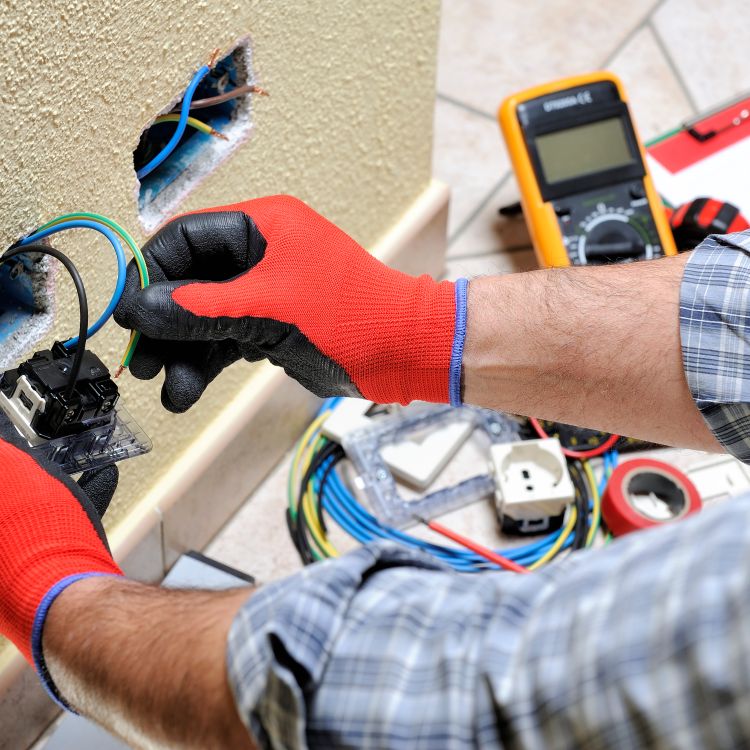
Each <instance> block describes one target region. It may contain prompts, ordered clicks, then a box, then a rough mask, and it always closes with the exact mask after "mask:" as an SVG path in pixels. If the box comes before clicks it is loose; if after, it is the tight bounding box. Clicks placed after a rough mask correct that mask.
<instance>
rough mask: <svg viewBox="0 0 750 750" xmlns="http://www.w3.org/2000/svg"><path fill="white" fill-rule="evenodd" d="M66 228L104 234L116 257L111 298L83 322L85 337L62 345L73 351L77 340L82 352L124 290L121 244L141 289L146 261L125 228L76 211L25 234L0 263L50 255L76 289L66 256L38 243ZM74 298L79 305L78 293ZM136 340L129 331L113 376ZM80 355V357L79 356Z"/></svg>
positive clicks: (125, 362) (136, 335)
mask: <svg viewBox="0 0 750 750" xmlns="http://www.w3.org/2000/svg"><path fill="white" fill-rule="evenodd" d="M69 229H93V230H94V231H96V232H99V233H100V234H102V235H104V236H105V237H106V238H107V240H109V243H110V244H111V245H112V249H113V250H114V252H115V255H116V257H117V281H116V283H115V289H114V292H113V294H112V298H111V299H110V301H109V304H108V305H107V307H106V308H105V310H104V312H103V313H102V314H101V315H100V316H99V318H97V320H96V321H95V322H94V323H93V324H91V325H90V326H89V325H88V322H87V325H86V330H85V333H86V335H85V337H82V335H81V334H82V333H83V327H81V331H80V332H79V334H78V336H74V337H73V338H71V339H70V340H68V341H66V342H65V347H66V348H67V349H76V350H77V347H78V344H79V341H80V342H81V343H82V344H83V346H82V347H80V348H81V350H82V349H83V348H85V344H86V339H88V338H91V337H92V336H94V335H95V334H96V333H97V332H98V331H99V330H101V328H102V326H104V324H105V323H106V322H107V321H108V320H109V319H110V318H111V317H112V315H113V313H114V311H115V308H116V307H117V304H118V302H119V301H120V298H121V297H122V293H123V292H124V291H125V275H126V272H127V264H126V259H125V251H124V250H123V246H122V242H124V243H125V244H126V245H127V246H128V248H129V249H130V251H131V252H132V253H133V256H134V258H135V262H136V266H137V267H138V275H139V277H140V282H141V288H145V287H147V286H148V284H149V275H148V267H147V266H146V260H145V258H144V257H143V253H142V252H141V250H140V248H139V247H138V245H136V243H135V240H134V239H133V238H132V237H131V235H130V234H129V233H128V232H127V231H125V229H123V228H122V227H121V226H120V225H119V224H117V223H116V222H114V221H112V219H108V218H107V217H106V216H102V215H101V214H96V213H85V212H76V213H70V214H64V215H62V216H58V217H57V218H55V219H52V220H51V221H48V222H47V223H46V224H43V225H42V226H41V227H39V229H37V230H36V231H35V232H33V233H32V234H30V235H28V236H27V237H24V238H23V239H22V240H21V241H20V242H18V243H17V245H15V246H14V247H12V248H11V249H10V250H8V251H7V252H6V253H5V254H4V255H3V256H2V257H3V260H4V259H6V258H10V257H15V256H17V255H21V254H22V253H23V252H39V253H43V254H46V255H52V256H53V257H55V258H57V259H58V260H60V261H61V262H63V264H64V265H65V267H66V268H67V269H68V272H69V273H71V276H72V277H73V280H74V282H76V287H77V288H78V286H79V282H80V275H79V274H78V271H77V270H76V268H75V266H74V265H73V263H72V261H71V260H70V259H69V258H67V256H63V257H64V258H65V261H67V263H66V262H65V261H63V257H60V256H62V253H60V251H59V250H55V251H54V253H52V252H47V250H54V248H49V247H48V246H47V245H43V244H40V243H41V242H42V240H45V239H46V238H48V237H50V236H52V235H54V234H57V233H58V232H64V231H67V230H69ZM45 248H46V249H45ZM71 267H72V270H71ZM76 279H77V280H76ZM80 286H81V288H82V287H83V285H82V283H81V284H80ZM78 296H79V306H80V299H81V293H80V291H79V295H78ZM83 297H84V301H85V292H84V294H83ZM82 312H83V309H82ZM83 317H84V316H83V314H81V319H83ZM86 320H87V321H88V307H86ZM139 337H140V334H139V333H138V331H133V332H131V334H130V341H129V342H128V346H127V348H126V350H125V353H124V355H123V357H122V360H121V362H120V369H119V370H118V372H117V374H119V373H120V372H121V371H122V370H123V369H125V368H126V367H128V365H129V364H130V360H131V359H132V357H133V353H134V352H135V348H136V346H137V345H138V339H139ZM81 356H83V355H82V353H81Z"/></svg>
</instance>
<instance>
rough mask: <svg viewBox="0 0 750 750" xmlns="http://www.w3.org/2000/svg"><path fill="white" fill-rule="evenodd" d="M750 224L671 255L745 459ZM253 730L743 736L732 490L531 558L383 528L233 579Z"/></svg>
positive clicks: (695, 359) (686, 322)
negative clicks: (384, 536) (500, 558)
mask: <svg viewBox="0 0 750 750" xmlns="http://www.w3.org/2000/svg"><path fill="white" fill-rule="evenodd" d="M749 320H750V235H745V234H740V235H731V236H728V237H715V238H711V239H709V240H708V241H707V242H705V243H704V244H703V245H702V246H701V247H700V248H699V249H698V250H696V251H695V252H694V253H693V254H692V256H691V258H690V261H689V263H688V265H687V269H686V271H685V276H684V281H683V285H682V293H681V307H680V322H681V331H682V343H683V352H684V361H685V369H686V373H687V378H688V382H689V384H690V388H691V390H692V392H693V394H694V396H695V399H696V402H697V404H698V406H699V408H700V409H701V411H702V412H703V414H704V415H705V417H706V420H707V421H708V423H709V425H710V426H711V428H712V429H713V430H714V432H715V433H716V436H717V437H718V439H719V440H720V441H721V442H722V443H723V444H724V445H726V446H727V448H728V449H729V450H730V451H731V452H733V453H734V454H735V455H737V456H738V457H740V458H742V459H743V460H748V459H750V421H749V419H748V414H749V413H750V412H749V410H748V403H750V356H748V355H747V352H748V351H750V350H749V349H748V346H749V345H750V344H749V343H748V342H749V337H750V325H749V323H748V321H749ZM228 669H229V677H230V683H231V685H232V689H233V691H234V694H235V697H236V702H237V706H238V708H239V711H240V714H241V716H242V717H243V719H244V721H245V722H246V724H247V725H248V728H249V729H250V732H251V733H252V735H253V736H254V737H255V738H256V740H257V741H258V744H259V745H260V746H262V747H274V748H303V747H316V748H327V749H328V750H330V749H332V748H343V747H347V748H352V747H356V748H378V749H380V748H409V749H410V750H419V749H420V748H423V749H424V750H435V748H456V749H457V750H458V749H460V750H464V748H479V747H498V748H512V749H513V750H521V749H522V750H557V749H558V748H560V749H562V748H566V749H571V750H572V749H573V748H577V749H580V748H589V749H591V750H594V749H597V750H598V749H599V748H638V749H641V748H665V749H666V748H676V747H678V748H740V747H750V497H744V498H740V499H737V500H735V501H733V502H731V503H727V504H724V505H722V506H721V507H719V508H709V509H707V510H705V511H704V512H703V513H702V514H700V515H697V516H693V517H691V518H689V519H687V520H685V521H683V522H680V523H679V524H674V525H665V526H663V527H661V528H658V529H654V530H649V531H645V532H641V533H638V534H633V535H630V536H629V537H625V538H623V539H621V540H617V541H615V542H614V543H612V544H610V545H609V546H607V547H606V548H604V549H601V550H594V551H587V552H581V553H577V554H575V555H573V556H571V557H569V558H568V559H566V560H563V561H561V562H560V563H556V564H554V565H551V566H549V567H547V568H545V569H542V570H540V571H538V572H536V573H534V574H532V575H526V576H516V575H512V574H509V573H484V574H481V575H465V574H464V575H462V574H458V573H454V572H450V571H447V570H445V569H443V568H441V567H440V566H439V565H438V564H437V563H435V562H434V561H433V560H432V559H430V558H427V557H423V556H421V555H419V554H417V553H414V552H410V551H407V550H404V549H402V548H400V547H396V546H393V545H389V544H376V545H370V546H368V547H364V548H362V549H359V550H358V551H356V552H354V553H352V554H350V555H347V556H346V557H343V558H341V559H339V560H335V561H329V562H325V563H320V564H318V565H315V566H313V567H310V568H308V569H306V570H304V571H303V572H301V573H299V574H298V575H296V576H294V577H292V578H289V579H287V580H284V581H281V582H279V583H275V584H272V585H269V586H268V587H266V588H265V589H263V590H261V591H260V592H258V593H256V594H255V595H254V596H252V597H251V598H250V599H249V600H248V603H247V604H246V605H245V606H244V608H243V609H242V610H241V612H240V613H239V615H238V616H237V618H236V620H235V622H234V624H233V627H232V630H231V633H230V637H229V648H228Z"/></svg>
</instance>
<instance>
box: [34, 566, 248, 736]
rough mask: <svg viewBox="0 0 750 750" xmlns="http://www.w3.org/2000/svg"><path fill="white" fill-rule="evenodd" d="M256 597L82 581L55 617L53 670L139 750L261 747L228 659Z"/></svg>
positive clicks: (63, 688)
mask: <svg viewBox="0 0 750 750" xmlns="http://www.w3.org/2000/svg"><path fill="white" fill-rule="evenodd" d="M249 594H250V591H249V590H248V589H236V590H232V591H228V592H206V591H169V590H166V589H158V588H153V587H150V586H145V585H142V584H138V583H133V582H129V581H126V580H123V579H119V578H91V579H87V580H84V581H80V582H79V583H76V584H74V585H72V586H71V587H70V588H68V589H67V590H66V591H64V592H63V593H62V594H61V595H60V596H59V597H58V599H57V600H56V601H55V603H54V604H53V605H52V608H51V610H50V614H49V617H48V619H47V622H46V625H45V629H44V636H43V648H44V654H45V659H46V662H47V666H48V668H49V670H50V673H51V675H52V678H53V679H54V681H55V684H56V685H57V687H58V689H59V690H60V692H61V694H62V695H63V697H64V698H65V699H66V700H67V701H68V702H69V703H70V704H71V705H72V706H73V707H74V708H75V709H76V710H78V711H80V712H81V713H82V714H83V715H85V716H87V717H89V718H92V719H93V720H95V721H96V722H97V723H99V724H101V725H103V726H104V727H106V728H107V729H109V730H110V731H111V732H113V733H114V734H116V735H118V736H120V737H121V738H123V739H124V740H125V741H126V742H128V743H129V744H130V745H132V746H133V747H137V748H158V747H164V748H170V750H171V749H174V748H201V749H203V748H209V747H210V748H213V747H216V748H219V747H221V748H224V747H226V748H230V747H231V748H240V749H241V748H251V747H252V743H251V741H250V738H249V735H248V733H247V730H246V729H245V727H244V726H243V724H242V722H241V721H240V718H239V716H238V714H237V711H236V709H235V705H234V700H233V697H232V694H231V691H230V688H229V683H228V680H227V670H226V657H225V652H226V643H227V634H228V632H229V628H230V626H231V623H232V620H233V619H234V616H235V614H236V613H237V611H238V609H239V608H240V606H241V605H242V604H243V603H244V602H246V601H247V598H248V596H249Z"/></svg>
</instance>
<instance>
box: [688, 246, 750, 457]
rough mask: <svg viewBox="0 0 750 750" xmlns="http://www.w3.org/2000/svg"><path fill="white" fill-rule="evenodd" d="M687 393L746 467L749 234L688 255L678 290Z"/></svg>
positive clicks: (749, 447)
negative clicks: (688, 389) (688, 388)
mask: <svg viewBox="0 0 750 750" xmlns="http://www.w3.org/2000/svg"><path fill="white" fill-rule="evenodd" d="M680 336H681V339H682V356H683V363H684V367H685V374H686V376H687V381H688V385H689V387H690V391H691V393H692V394H693V398H694V399H695V402H696V404H697V405H698V408H699V409H700V411H701V413H702V414H703V417H704V419H705V420H706V422H707V423H708V426H709V427H710V428H711V430H712V431H713V433H714V435H716V438H717V439H718V440H719V442H720V443H721V444H722V445H723V446H724V447H725V448H726V449H727V450H728V451H729V452H730V453H732V454H733V455H734V456H736V457H737V458H739V459H740V460H741V461H744V462H745V463H749V462H750V232H738V233H736V234H728V235H722V236H712V237H709V238H708V239H706V240H705V241H704V242H703V243H701V244H700V245H699V246H698V247H697V248H696V249H695V250H694V251H693V252H692V254H691V256H690V259H689V260H688V263H687V266H686V268H685V273H684V276H683V281H682V287H681V289H680Z"/></svg>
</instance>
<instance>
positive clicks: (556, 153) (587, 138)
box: [536, 117, 635, 184]
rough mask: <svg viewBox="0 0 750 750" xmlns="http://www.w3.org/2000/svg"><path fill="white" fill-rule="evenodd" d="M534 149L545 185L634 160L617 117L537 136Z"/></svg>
mask: <svg viewBox="0 0 750 750" xmlns="http://www.w3.org/2000/svg"><path fill="white" fill-rule="evenodd" d="M536 149H537V153H538V154H539V161H540V162H541V165H542V169H543V170H544V178H545V180H546V181H547V183H548V184H553V183H556V182H562V181H563V180H571V179H574V178H576V177H582V176H583V175H589V174H594V173H596V172H604V171H605V170H607V169H614V168H615V167H623V166H625V165H627V164H632V163H633V162H634V161H635V159H634V157H633V154H632V152H631V150H630V146H629V145H628V140H627V137H626V135H625V128H624V127H623V124H622V120H621V118H619V117H611V118H609V119H607V120H599V121H597V122H590V123H588V124H586V125H578V126H576V127H574V128H568V129H567V130H558V131H557V132H555V133H548V134H547V135H540V136H537V138H536Z"/></svg>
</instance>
